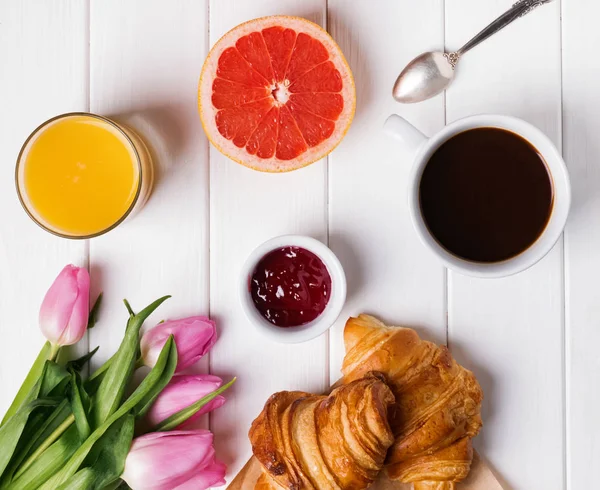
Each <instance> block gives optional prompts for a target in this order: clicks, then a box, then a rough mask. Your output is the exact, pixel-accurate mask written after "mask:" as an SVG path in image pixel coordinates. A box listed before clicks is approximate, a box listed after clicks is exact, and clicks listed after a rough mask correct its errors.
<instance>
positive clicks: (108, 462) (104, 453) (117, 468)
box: [83, 415, 135, 489]
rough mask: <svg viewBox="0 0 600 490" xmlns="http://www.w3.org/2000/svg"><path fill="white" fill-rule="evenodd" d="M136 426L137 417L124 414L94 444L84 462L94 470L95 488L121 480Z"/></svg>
mask: <svg viewBox="0 0 600 490" xmlns="http://www.w3.org/2000/svg"><path fill="white" fill-rule="evenodd" d="M134 427H135V417H134V416H133V415H124V416H123V417H121V418H120V419H119V420H117V421H116V422H115V423H114V424H112V425H111V426H110V429H108V430H107V431H106V434H104V435H103V436H102V437H101V438H100V439H99V440H98V442H97V443H96V444H94V447H93V448H92V450H91V451H90V454H89V456H88V457H87V458H86V460H85V461H84V463H83V465H84V466H89V467H91V468H93V470H94V475H95V478H94V484H93V488H97V489H101V488H104V487H105V486H106V485H109V484H111V483H113V482H115V481H117V480H119V477H120V476H121V475H122V474H123V470H124V469H125V459H126V458H127V454H129V449H130V448H131V441H132V440H133V431H134ZM90 488H92V487H90Z"/></svg>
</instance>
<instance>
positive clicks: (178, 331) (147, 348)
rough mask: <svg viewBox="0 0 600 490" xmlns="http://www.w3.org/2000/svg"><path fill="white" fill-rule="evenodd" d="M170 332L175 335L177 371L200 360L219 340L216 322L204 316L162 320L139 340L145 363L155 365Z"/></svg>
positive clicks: (150, 365) (149, 365)
mask: <svg viewBox="0 0 600 490" xmlns="http://www.w3.org/2000/svg"><path fill="white" fill-rule="evenodd" d="M169 335H173V337H175V345H176V346H177V355H178V362H177V370H176V372H181V371H182V370H183V369H185V368H187V367H189V366H191V365H192V364H194V363H196V362H197V361H199V360H200V359H201V358H202V357H203V356H204V355H205V354H206V353H207V352H208V351H209V350H210V348H211V347H212V346H213V345H214V344H215V342H216V341H217V329H216V326H215V322H213V321H212V320H210V319H208V318H206V317H204V316H192V317H189V318H182V319H181V320H170V321H168V322H164V323H159V324H158V325H156V327H154V328H152V329H150V330H148V331H147V332H146V333H145V334H144V336H143V337H142V340H141V343H140V345H141V350H142V358H143V359H144V364H145V365H146V366H148V367H153V366H154V365H155V364H156V360H157V359H158V356H159V354H160V351H161V349H162V347H163V345H165V342H166V341H167V339H168V338H169Z"/></svg>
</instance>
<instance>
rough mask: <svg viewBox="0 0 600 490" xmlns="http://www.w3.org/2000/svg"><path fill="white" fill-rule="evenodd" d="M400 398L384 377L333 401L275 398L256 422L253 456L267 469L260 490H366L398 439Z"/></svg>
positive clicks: (355, 385)
mask: <svg viewBox="0 0 600 490" xmlns="http://www.w3.org/2000/svg"><path fill="white" fill-rule="evenodd" d="M393 403H394V396H393V394H392V392H391V390H390V388H389V387H388V386H387V384H386V383H385V380H384V378H383V376H382V375H378V374H376V373H365V376H364V377H362V378H361V379H358V380H355V381H353V382H351V383H349V384H347V385H344V386H341V387H340V388H337V389H335V390H334V391H333V392H332V393H331V394H330V395H329V396H318V395H311V394H309V393H304V392H301V391H292V392H289V391H282V392H279V393H275V394H274V395H273V396H271V398H269V400H268V401H267V403H266V405H265V407H264V409H263V411H262V412H261V413H260V415H259V416H258V417H257V418H256V420H254V422H253V423H252V427H251V428H250V433H249V437H250V442H251V443H252V452H253V453H254V456H256V458H257V459H258V461H259V462H260V463H261V465H262V471H263V472H262V475H261V476H260V478H259V480H258V482H257V483H256V485H255V487H254V488H255V490H273V489H288V490H304V489H309V490H363V489H365V488H367V487H368V486H369V485H370V484H371V483H372V482H373V481H374V480H375V478H376V477H377V474H378V473H379V472H380V471H381V469H382V468H383V464H384V460H385V456H386V453H387V450H388V448H389V447H390V446H391V444H392V443H393V442H394V437H393V435H392V431H391V429H390V426H389V422H388V409H389V407H391V406H392V405H393Z"/></svg>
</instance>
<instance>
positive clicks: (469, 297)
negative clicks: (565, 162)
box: [446, 0, 564, 490]
mask: <svg viewBox="0 0 600 490" xmlns="http://www.w3.org/2000/svg"><path fill="white" fill-rule="evenodd" d="M509 6H510V1H505V0H493V1H487V2H480V1H477V0H447V1H446V45H447V48H448V49H450V50H452V49H457V48H458V47H459V46H460V45H461V44H462V43H464V42H465V41H466V40H467V38H468V37H469V36H470V35H471V33H475V32H477V31H478V30H479V29H481V27H482V26H484V25H486V24H487V23H488V22H490V21H491V20H492V19H493V18H494V17H496V16H497V15H499V14H500V13H502V12H503V11H504V10H506V9H507V8H508V7H509ZM560 42H561V37H560V4H559V3H558V2H554V3H551V4H549V5H546V6H544V7H540V9H539V10H536V11H535V12H534V13H532V14H531V15H529V16H527V17H525V18H523V19H519V20H518V21H517V22H515V23H514V24H513V25H511V26H509V27H507V28H506V29H505V30H504V31H502V32H500V33H499V34H497V35H496V36H494V37H493V38H490V39H489V40H488V41H486V42H485V44H483V45H481V46H480V47H479V48H477V49H475V50H473V51H472V52H470V53H469V54H468V55H467V56H465V57H464V59H463V60H462V62H461V63H460V65H459V66H458V68H457V79H456V81H455V83H454V85H453V86H452V87H451V88H450V90H449V91H448V92H447V95H446V114H447V120H448V122H451V121H454V120H456V119H458V118H461V117H464V116H467V115H471V114H477V113H484V112H485V113H501V114H508V115H513V116H517V117H520V118H522V119H525V120H526V121H529V122H531V123H532V124H534V125H536V126H538V127H539V128H540V129H541V130H542V131H544V132H545V133H546V134H547V135H548V136H549V137H550V138H551V139H552V140H553V141H554V142H555V143H556V144H557V145H558V146H559V148H560V142H561V134H560V128H561V106H560V95H561V59H560ZM448 278H449V287H448V295H449V300H448V301H449V311H448V320H449V344H450V348H451V350H452V352H453V353H454V354H455V355H456V357H457V359H458V360H459V361H461V362H463V363H465V365H466V366H468V367H470V368H472V369H473V370H474V372H475V373H476V375H477V377H478V379H479V380H480V382H481V384H482V386H483V389H484V393H485V401H484V406H483V418H484V421H485V428H484V430H483V432H482V434H481V435H480V436H479V437H478V438H477V439H476V443H475V445H476V447H477V448H478V449H479V450H480V452H481V453H482V454H483V455H485V457H486V458H487V459H488V460H489V462H490V463H491V465H492V466H493V467H495V469H496V470H497V471H498V472H499V474H500V475H502V477H503V478H504V479H505V480H506V483H507V488H515V489H527V490H555V489H556V490H558V489H561V488H564V440H563V432H564V417H563V415H564V413H563V266H562V243H561V242H559V243H558V244H557V245H556V247H555V248H554V249H553V250H552V252H551V253H550V254H549V255H548V256H547V257H546V258H545V259H544V260H542V261H541V262H540V263H539V264H537V265H536V266H534V267H533V268H531V269H530V270H528V271H526V272H523V273H521V274H519V275H517V276H513V277H509V278H506V279H499V280H479V279H470V278H467V277H465V276H461V275H459V274H454V273H450V274H449V277H448Z"/></svg>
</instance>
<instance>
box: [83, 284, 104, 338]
mask: <svg viewBox="0 0 600 490" xmlns="http://www.w3.org/2000/svg"><path fill="white" fill-rule="evenodd" d="M103 296H104V293H100V294H99V295H98V297H97V298H96V301H95V302H94V306H92V309H91V310H90V316H88V324H87V328H88V330H91V329H92V328H94V327H95V326H96V323H98V311H99V310H100V305H101V304H102V297H103Z"/></svg>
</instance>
